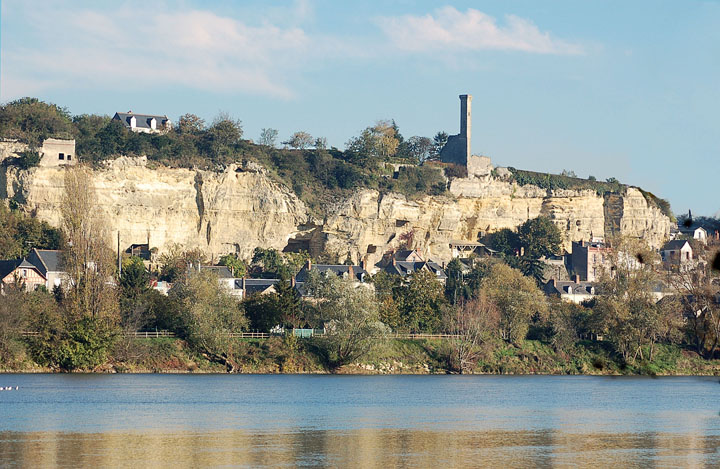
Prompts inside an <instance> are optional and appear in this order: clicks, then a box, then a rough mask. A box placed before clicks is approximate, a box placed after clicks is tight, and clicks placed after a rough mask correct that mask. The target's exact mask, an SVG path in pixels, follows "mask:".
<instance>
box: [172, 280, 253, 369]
mask: <svg viewBox="0 0 720 469" xmlns="http://www.w3.org/2000/svg"><path fill="white" fill-rule="evenodd" d="M168 297H169V298H170V299H172V300H173V301H174V302H176V304H177V305H178V308H179V311H178V313H179V317H180V318H183V320H184V321H185V324H184V327H183V329H184V332H185V337H184V338H185V339H186V340H187V342H188V344H189V345H190V346H191V347H192V348H193V349H195V350H196V351H197V352H198V353H201V354H203V355H205V356H206V357H207V358H208V359H210V360H212V361H216V362H218V363H221V364H223V365H225V366H226V367H227V370H228V371H235V370H236V368H237V360H238V355H237V353H238V349H237V344H236V340H235V339H234V338H232V337H231V336H230V333H233V332H241V331H242V330H244V329H246V328H247V324H248V321H247V319H246V318H245V315H244V314H243V311H242V308H241V307H240V304H239V303H238V302H237V301H236V300H235V299H234V298H233V297H231V296H230V295H228V294H227V293H226V292H225V291H224V290H223V288H222V287H221V286H220V285H219V283H218V278H217V276H216V275H215V274H214V273H212V272H208V271H204V272H197V273H192V274H190V275H188V276H187V277H186V278H185V279H183V280H182V281H181V282H177V283H176V284H175V285H174V286H173V288H172V289H171V290H170V292H169V294H168Z"/></svg>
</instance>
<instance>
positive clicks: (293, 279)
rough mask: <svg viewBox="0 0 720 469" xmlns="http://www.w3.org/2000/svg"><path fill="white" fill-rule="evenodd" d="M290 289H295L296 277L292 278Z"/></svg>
mask: <svg viewBox="0 0 720 469" xmlns="http://www.w3.org/2000/svg"><path fill="white" fill-rule="evenodd" d="M290 287H292V288H295V276H294V275H293V276H292V277H290Z"/></svg>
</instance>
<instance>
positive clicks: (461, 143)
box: [440, 94, 492, 177]
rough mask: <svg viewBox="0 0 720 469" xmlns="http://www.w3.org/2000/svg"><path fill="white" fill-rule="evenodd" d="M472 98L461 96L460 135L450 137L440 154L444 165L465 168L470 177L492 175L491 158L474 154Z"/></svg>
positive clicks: (465, 95)
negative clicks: (448, 164)
mask: <svg viewBox="0 0 720 469" xmlns="http://www.w3.org/2000/svg"><path fill="white" fill-rule="evenodd" d="M471 137H472V96H471V95H469V94H461V95H460V133H459V134H457V135H451V136H450V137H448V140H447V143H446V144H445V146H444V147H443V149H442V151H441V152H440V160H441V161H442V162H443V163H453V164H457V165H461V166H465V167H466V168H467V171H468V177H470V176H485V175H487V174H490V171H491V170H492V165H491V164H490V158H488V157H486V156H475V155H473V154H472V147H471Z"/></svg>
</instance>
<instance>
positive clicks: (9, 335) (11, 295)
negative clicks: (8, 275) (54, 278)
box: [0, 284, 30, 365]
mask: <svg viewBox="0 0 720 469" xmlns="http://www.w3.org/2000/svg"><path fill="white" fill-rule="evenodd" d="M22 287H23V286H22V285H19V284H18V285H13V284H10V285H5V286H4V291H3V296H2V297H1V298H0V363H3V364H5V365H9V364H11V363H13V362H14V361H15V359H16V357H18V356H20V354H21V352H22V346H21V343H20V342H19V339H20V332H21V331H23V330H24V329H25V325H26V324H27V323H28V320H29V319H30V318H29V314H28V310H27V309H28V308H27V304H28V298H27V293H25V291H24V288H22Z"/></svg>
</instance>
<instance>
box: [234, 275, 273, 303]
mask: <svg viewBox="0 0 720 469" xmlns="http://www.w3.org/2000/svg"><path fill="white" fill-rule="evenodd" d="M278 282H280V279H277V278H240V279H235V290H234V291H235V292H239V296H240V297H241V298H249V297H251V296H255V295H268V294H270V293H277V290H276V289H275V285H276V284H277V283H278ZM235 294H236V295H237V294H238V293H235Z"/></svg>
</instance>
